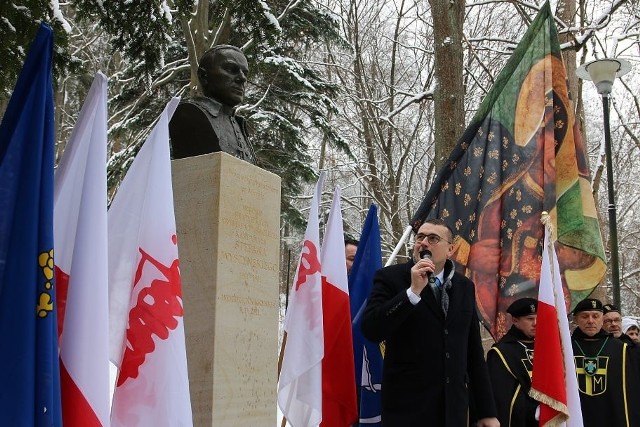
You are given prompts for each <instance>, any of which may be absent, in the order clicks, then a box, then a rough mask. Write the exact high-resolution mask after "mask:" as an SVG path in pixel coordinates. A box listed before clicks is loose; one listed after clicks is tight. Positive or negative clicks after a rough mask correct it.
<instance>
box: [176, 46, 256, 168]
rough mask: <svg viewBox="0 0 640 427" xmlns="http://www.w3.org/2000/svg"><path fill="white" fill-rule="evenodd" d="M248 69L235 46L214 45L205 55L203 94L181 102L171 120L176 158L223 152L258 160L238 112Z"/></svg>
mask: <svg viewBox="0 0 640 427" xmlns="http://www.w3.org/2000/svg"><path fill="white" fill-rule="evenodd" d="M248 71H249V67H248V63H247V58H246V57H245V56H244V54H243V53H242V51H241V50H240V49H238V48H237V47H235V46H230V45H218V46H214V47H213V48H211V49H209V50H208V51H206V52H205V53H204V55H202V57H201V58H200V62H199V67H198V81H199V82H200V87H201V88H202V93H203V95H204V96H198V97H194V98H191V99H185V100H183V101H182V102H180V104H179V105H178V108H176V111H175V113H174V114H173V117H172V119H171V122H170V123H169V136H170V138H171V150H172V157H173V158H174V159H182V158H185V157H192V156H198V155H201V154H207V153H213V152H216V151H224V152H226V153H229V154H231V155H233V156H236V157H238V158H240V159H242V160H245V161H247V162H249V163H253V164H255V163H256V158H255V154H254V152H253V148H252V147H251V145H250V143H249V140H248V138H247V130H246V127H245V122H244V120H243V119H242V117H239V116H236V115H235V107H236V106H237V105H238V104H240V103H241V102H242V100H243V99H244V88H245V84H246V82H247V73H248Z"/></svg>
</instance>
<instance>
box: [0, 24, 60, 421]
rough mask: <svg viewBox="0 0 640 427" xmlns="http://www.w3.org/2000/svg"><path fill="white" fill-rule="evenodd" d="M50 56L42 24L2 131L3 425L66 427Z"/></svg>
mask: <svg viewBox="0 0 640 427" xmlns="http://www.w3.org/2000/svg"><path fill="white" fill-rule="evenodd" d="M52 54H53V32H52V30H51V28H50V27H49V26H48V25H46V24H44V23H43V24H41V25H40V29H39V30H38V33H37V35H36V38H35V40H34V41H33V43H32V45H31V48H30V50H29V53H28V54H27V58H26V60H25V63H24V66H23V69H22V72H21V74H20V77H19V78H18V82H17V83H16V87H15V89H14V91H13V94H12V96H11V100H10V101H9V105H8V106H7V111H6V112H5V115H4V118H3V120H2V124H0V342H2V351H1V352H0V426H12V427H13V426H25V427H26V426H29V427H31V426H37V427H39V426H43V427H44V426H46V427H52V426H53V427H56V426H61V425H62V417H61V409H60V372H59V362H58V335H57V319H56V303H55V287H54V280H53V277H54V274H53V163H54V126H53V123H54V119H53V81H52Z"/></svg>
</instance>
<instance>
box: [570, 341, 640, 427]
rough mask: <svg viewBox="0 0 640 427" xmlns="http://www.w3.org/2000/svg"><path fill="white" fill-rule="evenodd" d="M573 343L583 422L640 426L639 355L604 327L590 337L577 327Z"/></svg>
mask: <svg viewBox="0 0 640 427" xmlns="http://www.w3.org/2000/svg"><path fill="white" fill-rule="evenodd" d="M605 341H606V343H605ZM572 343H573V356H574V359H575V362H576V375H577V377H578V389H579V391H580V406H581V407H582V419H583V421H584V426H585V427H601V426H607V427H637V426H640V418H639V417H638V412H639V411H638V409H639V408H638V407H639V403H638V402H640V393H639V386H640V376H639V374H638V363H639V361H638V359H637V355H635V354H634V352H632V351H629V348H628V347H627V345H626V344H625V343H623V342H622V341H620V340H618V339H616V338H614V337H613V335H610V334H608V333H606V332H604V331H603V330H601V331H600V332H599V333H598V334H596V335H595V336H594V337H588V336H587V335H586V334H584V333H583V332H582V331H581V330H580V329H576V330H575V331H574V332H573V335H572ZM590 366H591V367H590ZM587 372H590V373H591V374H587Z"/></svg>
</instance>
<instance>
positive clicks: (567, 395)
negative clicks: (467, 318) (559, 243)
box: [529, 226, 582, 427]
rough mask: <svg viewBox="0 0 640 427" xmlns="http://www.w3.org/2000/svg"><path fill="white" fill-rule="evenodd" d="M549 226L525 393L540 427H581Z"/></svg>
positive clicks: (568, 339)
mask: <svg viewBox="0 0 640 427" xmlns="http://www.w3.org/2000/svg"><path fill="white" fill-rule="evenodd" d="M550 234H551V232H550V230H549V226H547V227H546V230H545V240H544V248H543V252H542V268H541V271H540V287H539V289H538V318H537V325H536V339H535V343H534V351H533V353H534V357H533V374H532V375H533V376H532V384H531V390H530V392H529V394H530V395H531V397H533V398H534V399H536V400H538V401H539V402H540V418H539V422H540V426H541V427H543V426H559V425H563V426H567V427H582V410H581V409H580V396H579V394H578V380H577V378H576V374H575V372H576V371H575V365H574V361H573V348H572V346H571V333H570V331H569V321H568V319H567V309H566V302H565V297H564V291H563V288H562V279H561V277H560V267H559V265H558V258H557V256H556V251H555V249H554V245H553V243H552V242H551V241H550V240H551V237H550Z"/></svg>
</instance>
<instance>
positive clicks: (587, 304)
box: [573, 298, 604, 314]
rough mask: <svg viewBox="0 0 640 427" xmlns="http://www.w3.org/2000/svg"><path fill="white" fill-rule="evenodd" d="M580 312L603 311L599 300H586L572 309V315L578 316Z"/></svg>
mask: <svg viewBox="0 0 640 427" xmlns="http://www.w3.org/2000/svg"><path fill="white" fill-rule="evenodd" d="M581 311H604V309H603V307H602V303H601V302H600V300H597V299H594V298H587V299H583V300H582V301H580V302H579V303H578V304H577V305H576V308H574V309H573V314H578V313H580V312H581Z"/></svg>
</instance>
